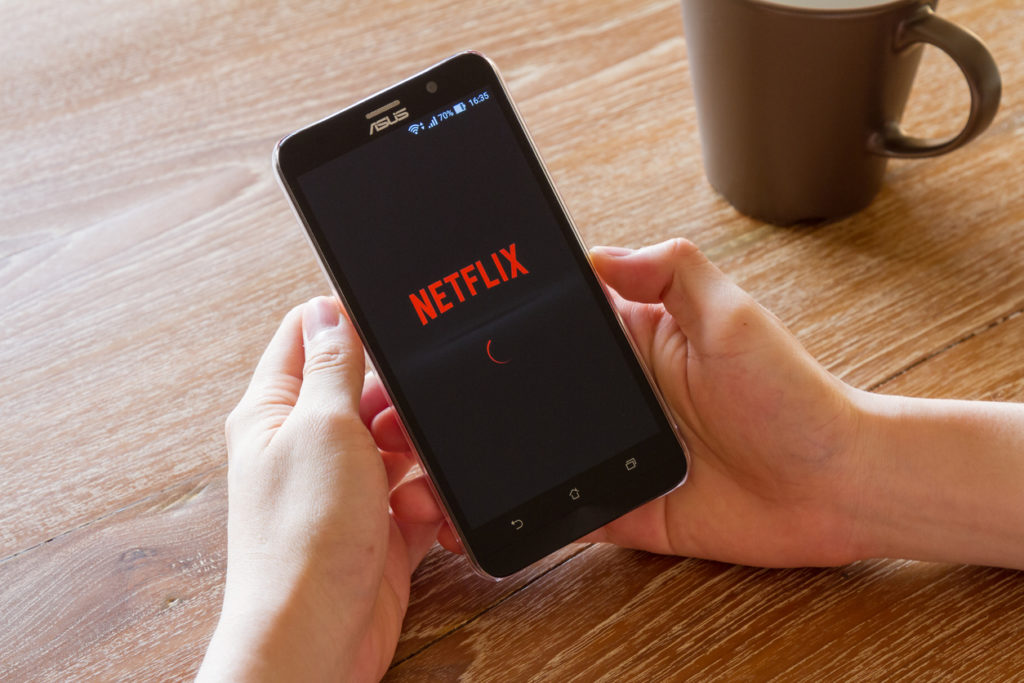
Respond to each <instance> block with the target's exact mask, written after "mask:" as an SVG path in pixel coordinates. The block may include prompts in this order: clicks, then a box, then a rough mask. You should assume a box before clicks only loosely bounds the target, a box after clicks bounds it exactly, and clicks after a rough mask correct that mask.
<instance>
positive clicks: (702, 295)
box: [590, 238, 744, 338]
mask: <svg viewBox="0 0 1024 683" xmlns="http://www.w3.org/2000/svg"><path fill="white" fill-rule="evenodd" d="M590 256H591V262H592V263H593V264H594V269H595V270H597V274H598V275H600V276H601V279H602V280H604V281H605V282H606V283H607V284H608V285H609V286H610V287H611V288H612V289H614V290H615V291H617V292H618V293H619V294H620V295H621V296H622V297H623V298H624V299H629V300H630V301H638V302H640V303H661V304H664V306H665V309H666V310H667V311H668V312H669V313H670V314H671V315H672V317H673V318H675V320H676V322H677V323H678V324H679V327H680V328H682V330H683V332H684V333H685V334H686V336H687V337H691V338H699V337H701V336H702V335H701V331H702V326H703V323H704V321H707V320H712V319H714V313H715V311H716V310H722V307H723V305H724V304H726V303H731V302H735V301H736V298H737V297H742V296H744V295H743V292H742V290H740V288H739V287H737V286H736V285H735V284H733V282H732V281H731V280H729V279H728V278H727V277H726V276H725V275H724V274H723V273H722V271H720V270H719V269H718V268H716V267H715V265H714V264H712V263H711V262H710V261H709V260H708V259H707V257H706V256H704V254H703V253H701V251H700V250H699V249H698V248H697V246H696V245H695V244H694V243H693V242H690V241H689V240H685V239H679V238H677V239H672V240H668V241H667V242H662V243H661V244H655V245H652V246H649V247H644V248H643V249H638V250H636V251H634V250H631V249H624V248H622V247H594V248H593V249H591V250H590Z"/></svg>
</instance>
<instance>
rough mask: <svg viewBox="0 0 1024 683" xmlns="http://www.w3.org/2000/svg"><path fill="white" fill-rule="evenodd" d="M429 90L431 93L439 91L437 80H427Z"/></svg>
mask: <svg viewBox="0 0 1024 683" xmlns="http://www.w3.org/2000/svg"><path fill="white" fill-rule="evenodd" d="M427 92H428V93H430V94H431V95H433V94H434V93H436V92H437V82H436V81H427Z"/></svg>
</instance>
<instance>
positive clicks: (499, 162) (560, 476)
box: [297, 87, 663, 528]
mask: <svg viewBox="0 0 1024 683" xmlns="http://www.w3.org/2000/svg"><path fill="white" fill-rule="evenodd" d="M504 102H505V101H504V100H503V99H502V94H501V93H500V92H496V89H495V88H494V87H489V88H485V89H483V90H476V91H473V92H467V93H465V94H464V95H463V96H462V97H460V98H458V99H455V100H452V101H450V102H447V103H446V104H445V105H444V106H442V107H441V108H440V109H437V110H435V111H427V112H426V113H423V114H422V115H419V116H418V118H408V119H406V120H404V121H402V122H401V123H397V124H396V125H394V126H391V127H390V128H389V129H388V130H386V131H383V132H379V133H375V135H374V136H372V137H370V138H369V139H370V141H369V142H368V143H366V144H362V145H361V146H358V147H356V148H355V149H353V150H351V151H350V152H349V153H347V154H345V155H343V156H341V157H339V158H336V159H333V160H331V161H329V162H327V163H324V164H322V165H319V166H317V167H315V168H313V169H311V170H309V171H307V172H305V173H303V174H301V176H299V178H298V183H297V184H298V189H299V191H300V192H301V194H302V195H303V196H304V200H305V203H306V204H307V206H308V210H309V211H310V212H311V213H312V216H311V218H312V222H314V223H315V224H316V229H317V230H318V232H319V233H320V241H321V245H320V247H321V249H322V250H323V252H324V257H325V258H326V259H327V260H328V261H330V262H332V263H333V268H334V269H336V270H337V272H336V273H335V276H336V278H337V279H338V280H339V281H340V282H343V283H344V285H343V289H344V290H345V296H346V299H347V300H348V302H349V305H350V306H351V307H353V309H354V312H355V313H356V314H357V315H356V317H357V318H358V319H360V321H361V323H362V326H363V330H364V334H366V335H367V337H368V340H370V341H371V346H376V354H375V355H376V357H377V359H378V363H381V364H382V374H386V375H388V377H387V379H388V384H389V387H390V388H391V390H392V391H393V392H394V393H395V394H396V400H397V401H398V402H399V403H401V404H402V407H404V410H403V415H404V417H405V418H406V420H407V422H408V424H409V427H410V430H411V432H412V433H413V435H414V438H415V439H416V440H417V441H418V442H419V443H418V445H419V447H420V449H421V451H422V452H423V455H424V457H425V458H426V459H429V461H430V463H432V467H431V469H432V470H433V472H434V474H435V477H436V478H438V479H439V480H440V481H439V484H440V485H441V487H442V488H443V489H444V490H445V492H446V494H447V495H446V497H448V498H450V500H449V504H451V505H452V506H453V507H454V508H455V511H456V512H457V513H458V514H461V516H462V518H463V519H462V523H463V524H464V525H468V527H469V528H476V527H480V526H481V525H484V524H486V523H488V522H489V521H492V520H494V519H495V518H496V517H497V516H499V515H501V514H502V513H505V512H507V511H509V510H511V509H512V508H515V507H516V506H521V505H522V504H523V503H526V502H527V501H530V500H531V499H533V498H535V497H537V496H539V495H541V494H543V493H544V492H545V491H548V490H550V489H552V487H555V486H556V485H559V484H561V483H562V482H566V481H569V480H571V479H572V477H574V476H576V475H578V474H580V473H582V472H584V471H586V470H588V469H591V468H593V467H595V466H596V465H598V464H599V463H601V462H603V461H605V460H607V459H609V458H611V457H613V456H615V455H616V454H620V453H622V452H624V451H626V450H627V449H629V448H630V447H632V446H635V445H637V444H638V443H640V442H643V441H644V440H646V439H649V438H650V437H652V435H654V434H656V433H658V431H659V429H660V428H661V425H662V424H663V420H661V421H659V419H657V417H656V412H655V411H657V410H658V408H657V405H656V403H653V401H652V399H651V398H650V397H649V394H650V391H649V390H648V389H647V388H646V387H644V385H643V382H644V381H645V380H644V379H643V376H642V374H641V373H640V371H639V369H638V366H637V364H636V362H635V359H634V358H632V352H631V351H630V349H629V347H628V345H627V344H626V342H625V341H624V340H623V339H622V338H621V335H617V333H616V332H615V331H614V326H615V325H616V323H615V322H614V319H613V318H612V317H610V314H609V313H608V311H607V310H606V309H603V308H602V305H600V304H599V300H600V299H598V298H597V297H601V296H602V295H601V294H600V291H599V289H597V287H598V286H597V284H596V282H595V281H594V280H593V279H592V278H591V277H589V273H585V272H584V271H583V270H582V268H581V266H583V267H585V262H583V261H582V259H584V258H585V257H584V256H582V255H581V253H580V250H579V247H578V244H577V242H576V241H575V237H574V236H573V234H572V232H571V230H570V228H569V227H568V224H567V222H566V220H565V218H564V215H563V213H562V211H561V209H560V208H559V207H558V204H557V201H556V199H555V198H554V195H553V194H552V193H551V191H550V189H549V188H548V187H547V183H546V181H545V180H544V179H543V177H542V175H541V173H540V171H539V166H538V165H537V162H536V161H535V158H534V157H533V155H532V153H531V152H530V151H529V147H528V145H527V143H526V142H525V140H524V139H523V138H522V137H521V136H519V135H517V133H516V130H517V128H516V127H513V126H514V123H513V119H512V114H511V111H510V110H509V109H508V107H507V104H505V103H504ZM413 115H414V116H415V115H416V113H415V112H413ZM595 295H596V296H595ZM385 370H386V372H384V371H385Z"/></svg>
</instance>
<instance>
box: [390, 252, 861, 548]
mask: <svg viewBox="0 0 1024 683" xmlns="http://www.w3.org/2000/svg"><path fill="white" fill-rule="evenodd" d="M592 259H593V264H594V266H595V268H596V269H597V271H598V273H599V274H600V275H601V277H602V278H603V279H604V280H605V282H606V283H607V284H608V285H610V286H611V287H612V288H613V289H615V290H616V291H617V292H618V294H619V296H616V297H615V299H616V302H617V305H618V308H619V310H620V312H621V313H622V315H623V317H624V320H625V322H626V324H627V326H628V327H629V329H630V331H631V333H632V335H633V337H634V340H635V341H636V343H637V346H638V348H639V350H640V353H641V355H642V356H643V358H644V360H645V361H646V363H647V365H648V367H649V368H650V369H651V371H652V373H653V375H654V378H655V380H656V381H657V383H658V385H659V386H660V387H661V389H662V391H663V393H664V395H665V398H666V401H667V402H668V404H669V407H670V408H671V410H672V412H673V413H674V414H675V417H676V421H677V422H678V424H679V425H680V428H681V430H682V433H683V435H684V439H685V442H686V444H687V447H688V449H689V451H690V455H691V458H692V465H691V470H690V475H689V480H688V481H687V483H686V484H685V485H684V486H682V487H680V488H678V489H676V490H675V491H673V492H672V493H670V494H669V495H667V496H664V497H662V498H660V499H658V500H655V501H652V502H651V503H648V504H647V505H645V506H643V507H641V508H639V509H637V510H634V511H633V512H631V513H629V514H627V515H625V516H624V517H621V518H619V519H618V520H616V521H614V522H612V523H611V524H608V525H607V526H605V527H604V528H603V529H601V530H599V531H598V532H595V533H593V534H591V535H589V536H588V537H586V538H585V539H584V540H589V541H610V542H613V543H617V544H620V545H624V546H628V547H632V548H639V549H644V550H649V551H652V552H658V553H670V554H676V555H686V556H693V557H702V558H712V559H716V560H722V561H727V562H737V563H744V564H754V565H763V566H788V565H830V564H840V563H843V562H846V561H849V560H850V559H852V556H853V547H852V543H853V539H852V529H853V526H852V524H851V523H850V519H851V517H852V516H853V515H854V511H853V510H852V509H851V508H852V507H855V506H856V504H857V501H856V498H855V496H854V495H853V492H854V491H856V490H857V484H858V483H859V482H858V481H857V480H856V477H855V475H854V473H855V472H856V467H855V466H856V463H855V462H852V460H851V458H852V456H853V449H852V444H853V442H854V440H855V437H856V432H857V419H856V415H857V413H856V411H855V410H854V407H853V401H852V394H853V391H852V390H851V389H850V388H849V387H847V386H846V385H844V384H843V383H842V382H840V381H839V380H837V379H836V378H834V377H833V376H831V375H830V374H829V373H828V372H826V371H825V370H824V369H823V368H822V367H821V366H820V365H819V364H818V363H817V362H815V361H814V359H813V358H811V357H810V356H809V355H808V354H807V352H806V351H805V350H804V349H803V347H802V346H801V345H800V344H799V342H797V340H796V339H795V338H794V337H793V336H792V335H791V334H790V333H789V332H788V331H787V330H786V329H785V328H784V327H783V326H782V324H781V323H780V322H779V321H778V320H777V319H776V318H774V317H773V316H772V315H771V314H770V313H768V311H766V310H765V309H763V308H762V307H761V306H759V305H758V304H757V303H756V302H755V301H754V300H753V299H751V298H750V296H748V295H747V294H746V293H745V292H743V291H742V290H741V289H740V288H739V287H737V286H736V285H735V284H733V283H732V282H731V281H730V280H728V279H727V278H726V277H725V276H724V275H723V274H722V273H721V272H720V271H719V270H718V269H717V268H716V267H715V266H713V265H712V264H711V263H710V262H709V261H708V260H707V259H706V258H705V257H704V255H703V254H701V253H700V252H699V251H698V250H697V248H696V247H694V246H693V245H692V244H691V243H689V242H686V241H683V240H673V241H670V242H666V243H663V244H659V245H656V246H653V247H649V248H646V249H642V250H639V251H635V252H633V251H629V250H622V249H611V248H606V249H600V248H599V249H595V250H594V251H593V252H592ZM380 424H381V425H385V424H389V421H384V420H382V421H381V423H380ZM379 431H380V432H382V433H383V432H388V433H391V434H392V436H390V437H388V436H383V435H381V436H379V437H378V439H379V440H380V439H381V438H384V439H394V438H395V437H394V433H395V432H397V428H395V427H389V428H388V429H387V430H385V429H380V430H379ZM392 506H393V508H394V509H395V512H396V514H398V515H399V517H400V518H402V519H407V520H410V521H413V520H414V521H418V522H430V521H437V520H440V518H441V514H440V511H439V510H438V509H437V506H436V504H435V503H434V499H433V497H432V496H431V495H430V493H429V490H428V489H427V485H426V484H425V482H423V481H422V480H413V481H410V482H407V483H406V484H405V485H403V486H402V487H400V488H399V489H398V490H396V491H395V493H394V495H393V496H392ZM439 540H440V541H441V543H442V544H443V545H444V546H445V547H447V548H449V549H450V550H454V551H459V550H460V548H459V545H458V541H457V539H456V537H455V535H454V534H453V533H452V531H451V529H450V528H449V527H448V526H447V525H445V527H444V528H442V530H441V533H440V535H439Z"/></svg>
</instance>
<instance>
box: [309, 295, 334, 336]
mask: <svg viewBox="0 0 1024 683" xmlns="http://www.w3.org/2000/svg"><path fill="white" fill-rule="evenodd" d="M337 326H338V306H337V305H336V304H335V303H334V301H332V300H331V299H330V297H326V296H318V297H315V298H313V299H310V300H309V303H307V304H306V307H305V309H303V311H302V334H303V336H304V337H305V338H306V339H307V340H308V339H312V338H313V337H315V336H316V335H317V334H319V333H320V332H322V331H323V330H328V329H331V328H333V327H337Z"/></svg>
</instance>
